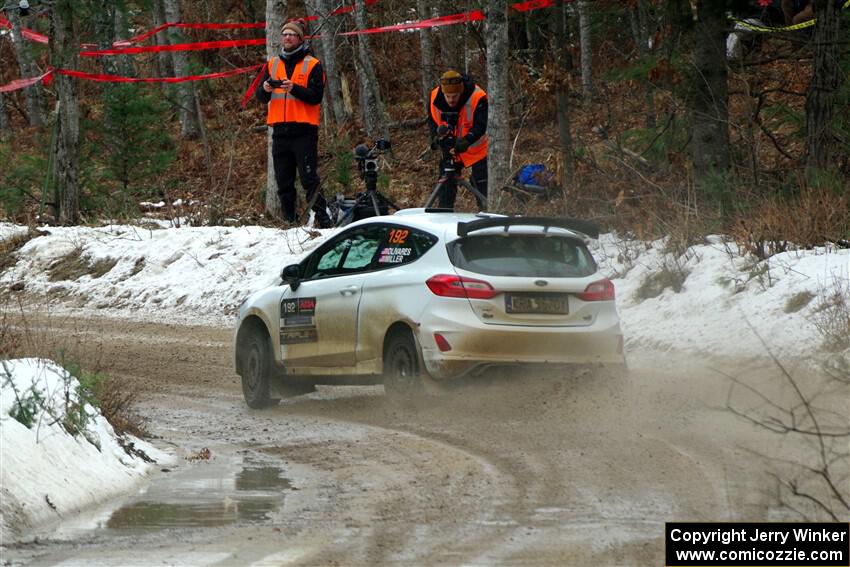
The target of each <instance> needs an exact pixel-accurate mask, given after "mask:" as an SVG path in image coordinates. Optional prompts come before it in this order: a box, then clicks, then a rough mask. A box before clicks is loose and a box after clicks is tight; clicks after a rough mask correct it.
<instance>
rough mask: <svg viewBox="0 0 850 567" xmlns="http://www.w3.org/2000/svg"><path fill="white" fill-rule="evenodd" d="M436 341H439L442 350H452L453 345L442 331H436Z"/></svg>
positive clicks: (438, 344)
mask: <svg viewBox="0 0 850 567" xmlns="http://www.w3.org/2000/svg"><path fill="white" fill-rule="evenodd" d="M434 342H435V343H437V348H438V349H440V352H449V351H450V350H452V345H450V344H449V341H447V340H446V337H444V336H443V335H441V334H440V333H434Z"/></svg>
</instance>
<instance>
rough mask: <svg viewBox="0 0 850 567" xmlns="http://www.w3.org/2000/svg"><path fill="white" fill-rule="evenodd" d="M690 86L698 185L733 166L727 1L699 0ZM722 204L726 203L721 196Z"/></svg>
mask: <svg viewBox="0 0 850 567" xmlns="http://www.w3.org/2000/svg"><path fill="white" fill-rule="evenodd" d="M697 22H698V23H697V25H696V27H695V33H696V38H695V40H696V41H695V47H694V70H693V73H692V76H691V84H690V85H689V86H690V89H691V91H690V95H691V96H690V110H691V159H692V160H693V164H694V178H695V182H696V184H697V186H698V187H701V188H702V189H704V190H705V189H707V188H709V187H710V186H712V185H713V184H716V183H718V182H721V183H722V182H723V178H724V177H725V176H726V175H727V173H728V171H729V167H730V161H731V158H730V152H729V128H728V125H729V108H728V98H729V97H728V85H727V67H726V31H725V30H726V13H725V7H724V2H720V1H718V0H699V1H698V3H697ZM720 204H721V207H723V206H725V203H724V202H723V200H721V203H720Z"/></svg>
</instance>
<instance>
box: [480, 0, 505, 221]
mask: <svg viewBox="0 0 850 567" xmlns="http://www.w3.org/2000/svg"><path fill="white" fill-rule="evenodd" d="M485 36H486V41H487V101H488V110H489V112H488V114H487V138H488V139H489V149H488V156H487V186H488V188H489V193H488V195H487V208H488V209H490V210H495V209H496V208H498V204H499V200H500V199H499V198H500V194H501V187H502V185H503V184H504V183H505V181H506V180H507V178H508V176H509V175H510V165H509V164H510V152H511V139H510V138H511V136H510V120H509V118H510V101H509V100H508V95H509V93H508V67H509V61H508V3H507V0H491V1H490V2H489V3H488V8H487V24H486V27H485Z"/></svg>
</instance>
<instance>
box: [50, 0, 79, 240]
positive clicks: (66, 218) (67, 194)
mask: <svg viewBox="0 0 850 567" xmlns="http://www.w3.org/2000/svg"><path fill="white" fill-rule="evenodd" d="M72 4H73V0H56V2H54V4H53V9H52V10H51V12H50V64H51V65H52V66H53V67H56V68H59V69H78V68H79V55H78V53H79V51H78V50H79V41H78V39H77V36H76V33H75V29H74V20H73V9H72ZM55 79H56V94H57V99H58V100H57V105H56V107H57V111H56V153H55V155H54V159H53V168H54V170H53V171H54V180H55V195H54V208H55V213H56V220H57V221H58V222H59V223H60V224H77V222H79V214H80V213H79V187H78V182H77V179H78V163H77V162H78V157H77V145H78V142H79V138H80V118H79V112H78V109H77V82H76V81H77V79H75V78H73V77H67V76H65V75H56V78H55Z"/></svg>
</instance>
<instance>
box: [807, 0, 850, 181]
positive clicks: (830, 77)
mask: <svg viewBox="0 0 850 567" xmlns="http://www.w3.org/2000/svg"><path fill="white" fill-rule="evenodd" d="M812 7H813V8H814V14H815V17H816V18H817V22H816V23H815V31H814V41H813V43H814V47H815V56H814V60H813V61H812V80H811V83H809V90H808V93H807V95H806V166H807V167H810V168H816V169H822V170H825V169H829V168H830V167H833V166H834V164H832V157H833V152H834V143H835V142H834V141H835V134H834V132H833V129H832V117H833V111H834V106H835V99H836V95H837V93H838V90H839V89H840V88H841V83H842V82H843V80H844V75H843V72H842V70H841V64H840V63H841V61H840V49H839V39H840V38H842V37H843V38H844V40H846V32H845V34H844V35H843V36H842V34H841V22H842V19H843V18H842V17H841V14H840V13H839V9H838V7H837V6H836V3H835V2H834V1H833V0H813V4H812Z"/></svg>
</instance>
